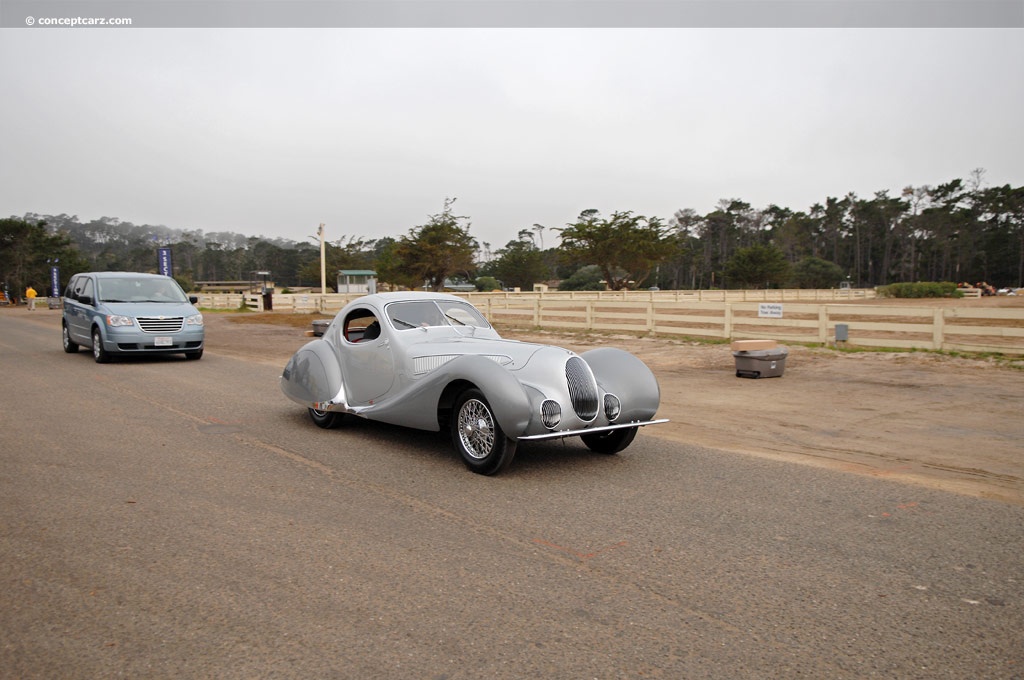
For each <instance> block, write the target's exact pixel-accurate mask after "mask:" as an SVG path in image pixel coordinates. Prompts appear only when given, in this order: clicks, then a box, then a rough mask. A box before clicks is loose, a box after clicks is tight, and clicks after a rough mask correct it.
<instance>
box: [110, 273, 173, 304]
mask: <svg viewBox="0 0 1024 680" xmlns="http://www.w3.org/2000/svg"><path fill="white" fill-rule="evenodd" d="M97 283H98V284H99V285H98V288H97V290H98V297H99V299H100V300H102V301H103V302H187V301H188V299H187V298H186V297H185V294H184V293H182V292H181V288H179V287H178V285H177V284H175V283H174V282H173V281H170V280H163V279H131V278H118V279H100V280H99V281H98V282H97Z"/></svg>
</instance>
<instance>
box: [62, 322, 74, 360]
mask: <svg viewBox="0 0 1024 680" xmlns="http://www.w3.org/2000/svg"><path fill="white" fill-rule="evenodd" d="M60 334H61V336H62V341H63V343H64V351H65V352H67V353H68V354H75V353H76V352H78V343H77V342H75V341H74V340H72V339H71V334H70V333H69V332H68V325H67V324H66V323H62V324H61V325H60Z"/></svg>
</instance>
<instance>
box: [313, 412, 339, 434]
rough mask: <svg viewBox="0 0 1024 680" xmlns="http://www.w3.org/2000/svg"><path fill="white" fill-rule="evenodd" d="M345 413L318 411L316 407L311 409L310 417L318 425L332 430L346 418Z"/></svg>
mask: <svg viewBox="0 0 1024 680" xmlns="http://www.w3.org/2000/svg"><path fill="white" fill-rule="evenodd" d="M344 417H345V414H344V413H335V412H334V411H318V410H316V409H315V408H311V409H309V418H310V420H312V421H313V423H314V424H316V426H317V427H322V428H324V429H325V430H331V429H334V428H336V427H338V426H339V425H341V421H342V420H343V419H344Z"/></svg>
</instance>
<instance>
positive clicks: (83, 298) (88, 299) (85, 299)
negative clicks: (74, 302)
mask: <svg viewBox="0 0 1024 680" xmlns="http://www.w3.org/2000/svg"><path fill="white" fill-rule="evenodd" d="M78 301H79V302H81V303H82V304H83V305H89V306H90V307H92V306H93V305H94V304H96V303H95V302H93V299H92V296H91V295H79V296H78Z"/></svg>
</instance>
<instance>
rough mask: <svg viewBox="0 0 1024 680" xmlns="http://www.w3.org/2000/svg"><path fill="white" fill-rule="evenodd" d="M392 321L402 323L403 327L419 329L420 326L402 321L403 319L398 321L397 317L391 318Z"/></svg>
mask: <svg viewBox="0 0 1024 680" xmlns="http://www.w3.org/2000/svg"><path fill="white" fill-rule="evenodd" d="M391 320H392V321H394V322H395V323H400V324H402V325H403V326H407V327H409V328H419V326H417V325H416V324H414V323H409V322H408V321H402V320H401V319H397V318H395V317H391Z"/></svg>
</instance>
